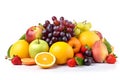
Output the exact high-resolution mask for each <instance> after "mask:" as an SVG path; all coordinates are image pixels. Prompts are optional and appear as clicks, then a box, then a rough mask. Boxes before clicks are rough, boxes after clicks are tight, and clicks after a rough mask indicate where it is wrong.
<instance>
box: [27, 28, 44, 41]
mask: <svg viewBox="0 0 120 80" xmlns="http://www.w3.org/2000/svg"><path fill="white" fill-rule="evenodd" d="M41 36H42V28H41V27H40V26H32V27H30V28H28V29H27V31H26V40H27V41H28V42H29V43H30V42H31V41H33V40H35V39H37V38H41Z"/></svg>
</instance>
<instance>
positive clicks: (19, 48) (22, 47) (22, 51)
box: [10, 40, 29, 58]
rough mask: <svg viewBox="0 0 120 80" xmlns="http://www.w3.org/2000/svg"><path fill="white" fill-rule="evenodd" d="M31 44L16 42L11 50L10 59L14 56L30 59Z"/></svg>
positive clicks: (22, 41) (21, 41)
mask: <svg viewBox="0 0 120 80" xmlns="http://www.w3.org/2000/svg"><path fill="white" fill-rule="evenodd" d="M28 48H29V43H28V42H27V41H25V40H18V41H17V42H15V43H14V44H13V45H12V47H11V49H10V57H11V58H12V57H13V56H14V55H18V56H19V57H20V58H28V57H29V51H28Z"/></svg>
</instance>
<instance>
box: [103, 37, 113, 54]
mask: <svg viewBox="0 0 120 80" xmlns="http://www.w3.org/2000/svg"><path fill="white" fill-rule="evenodd" d="M104 44H105V45H106V47H107V50H108V53H109V54H110V53H111V52H112V48H111V44H110V43H109V42H108V41H107V39H105V38H104Z"/></svg>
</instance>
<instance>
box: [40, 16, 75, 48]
mask: <svg viewBox="0 0 120 80" xmlns="http://www.w3.org/2000/svg"><path fill="white" fill-rule="evenodd" d="M52 21H53V23H50V21H49V20H46V21H45V24H44V25H43V27H44V28H45V29H44V30H43V31H42V39H43V40H45V41H46V42H47V43H48V45H49V46H51V45H52V44H53V43H55V42H57V41H65V42H67V41H68V40H69V39H70V38H71V37H73V36H74V32H73V29H74V27H75V25H74V24H73V23H72V22H71V21H68V20H65V19H64V17H60V19H59V20H57V18H56V17H55V16H53V17H52Z"/></svg>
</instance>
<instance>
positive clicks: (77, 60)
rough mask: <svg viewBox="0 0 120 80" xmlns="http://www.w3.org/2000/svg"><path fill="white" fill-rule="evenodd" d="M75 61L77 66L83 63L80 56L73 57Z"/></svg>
mask: <svg viewBox="0 0 120 80" xmlns="http://www.w3.org/2000/svg"><path fill="white" fill-rule="evenodd" d="M75 61H76V63H77V64H78V65H79V66H81V65H83V59H82V58H79V57H75Z"/></svg>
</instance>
